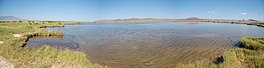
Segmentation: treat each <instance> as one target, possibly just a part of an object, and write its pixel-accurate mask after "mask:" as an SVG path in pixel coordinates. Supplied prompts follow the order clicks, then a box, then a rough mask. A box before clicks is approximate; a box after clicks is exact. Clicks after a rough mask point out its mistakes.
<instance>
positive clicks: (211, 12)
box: [207, 11, 217, 14]
mask: <svg viewBox="0 0 264 68" xmlns="http://www.w3.org/2000/svg"><path fill="white" fill-rule="evenodd" d="M207 13H208V14H216V13H217V12H215V11H208V12H207Z"/></svg>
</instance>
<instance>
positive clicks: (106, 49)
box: [26, 22, 264, 68]
mask: <svg viewBox="0 0 264 68" xmlns="http://www.w3.org/2000/svg"><path fill="white" fill-rule="evenodd" d="M45 29H46V30H55V31H62V32H64V36H61V37H58V36H54V37H33V38H31V39H29V41H28V43H27V45H26V47H40V46H42V45H44V44H48V45H50V46H52V47H56V48H60V49H65V48H67V49H72V50H79V51H82V52H84V53H85V54H87V58H89V59H90V60H91V61H92V62H94V63H99V64H102V65H107V66H108V67H111V68H168V67H172V68H173V67H174V66H175V65H176V64H178V63H188V62H194V61H197V60H208V61H213V60H214V59H215V58H216V57H218V56H221V55H222V54H223V52H224V51H227V50H229V49H233V48H236V47H237V46H238V45H239V39H240V38H241V37H245V36H246V37H264V29H263V28H261V27H257V26H250V25H244V24H227V23H181V22H179V23H170V22H168V23H158V22H153V23H141V22H137V23H111V24H84V25H65V27H63V28H45Z"/></svg>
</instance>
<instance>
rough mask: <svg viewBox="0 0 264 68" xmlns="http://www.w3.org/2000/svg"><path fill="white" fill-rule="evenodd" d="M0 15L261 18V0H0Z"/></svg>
mask: <svg viewBox="0 0 264 68" xmlns="http://www.w3.org/2000/svg"><path fill="white" fill-rule="evenodd" d="M0 16H16V17H19V18H22V19H28V20H64V21H94V20H101V19H124V18H187V17H200V18H209V19H249V18H251V19H257V20H264V0H0Z"/></svg>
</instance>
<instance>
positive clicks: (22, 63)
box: [0, 22, 104, 68]
mask: <svg viewBox="0 0 264 68" xmlns="http://www.w3.org/2000/svg"><path fill="white" fill-rule="evenodd" d="M43 27H64V24H62V23H58V22H57V23H56V22H54V23H29V22H26V23H18V22H9V23H0V30H3V31H4V32H0V34H1V35H2V36H0V37H1V39H0V41H3V42H4V43H3V44H0V56H2V57H4V58H5V59H7V60H8V61H10V62H11V63H12V64H13V65H14V67H22V68H24V67H37V68H38V67H65V66H66V67H94V68H104V66H101V65H99V64H96V63H91V62H90V61H89V60H88V58H86V55H85V54H84V53H82V52H79V51H72V50H59V49H56V48H52V47H50V46H47V45H44V46H42V47H40V48H24V47H23V46H24V45H25V44H26V43H27V41H28V40H29V39H30V38H31V37H34V36H54V35H59V36H61V35H63V33H62V32H57V31H48V30H43V29H41V28H43ZM12 34H15V35H16V37H15V36H12ZM70 58H76V59H70Z"/></svg>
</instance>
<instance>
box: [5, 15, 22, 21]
mask: <svg viewBox="0 0 264 68" xmlns="http://www.w3.org/2000/svg"><path fill="white" fill-rule="evenodd" d="M0 20H2V21H15V20H22V19H20V18H18V17H14V16H0Z"/></svg>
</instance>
